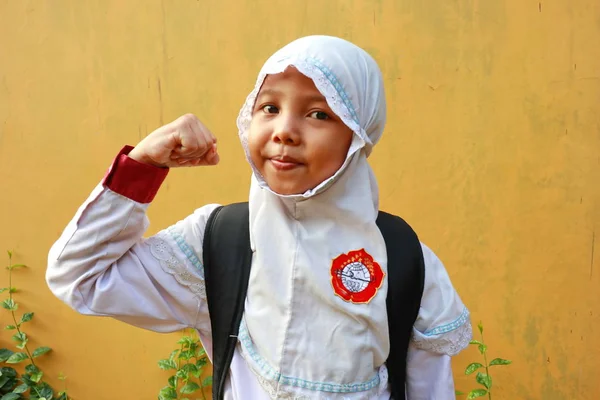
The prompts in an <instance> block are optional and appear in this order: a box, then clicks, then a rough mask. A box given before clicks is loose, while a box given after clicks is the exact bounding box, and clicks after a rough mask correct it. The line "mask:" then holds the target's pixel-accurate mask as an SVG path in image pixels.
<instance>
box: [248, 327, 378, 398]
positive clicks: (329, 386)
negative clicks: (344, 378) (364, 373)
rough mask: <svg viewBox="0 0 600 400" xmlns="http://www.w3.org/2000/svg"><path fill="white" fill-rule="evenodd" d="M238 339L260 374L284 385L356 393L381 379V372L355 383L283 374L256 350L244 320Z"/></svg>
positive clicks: (369, 387)
mask: <svg viewBox="0 0 600 400" xmlns="http://www.w3.org/2000/svg"><path fill="white" fill-rule="evenodd" d="M238 339H239V340H240V342H241V343H242V345H243V346H244V347H245V348H246V350H247V351H248V354H249V355H250V357H251V358H252V360H253V361H254V362H255V363H256V364H257V366H258V367H259V369H260V374H261V375H262V376H263V377H265V378H268V379H271V380H274V381H276V382H280V383H281V384H283V385H288V386H296V387H300V388H303V389H308V390H314V391H321V392H330V393H356V392H364V391H367V390H371V389H373V388H375V387H377V386H379V383H380V379H379V374H376V375H375V377H373V378H372V379H370V380H368V381H367V382H364V383H354V384H335V383H327V382H313V381H307V380H304V379H299V378H294V377H290V376H285V375H281V374H280V373H279V372H276V371H275V369H274V368H273V367H272V366H270V365H269V364H268V363H267V361H266V360H265V359H264V358H263V357H262V356H261V355H260V354H258V353H257V352H256V349H255V348H254V344H253V343H252V340H251V339H250V335H249V334H248V329H247V328H246V324H245V323H244V322H243V321H242V323H241V325H240V332H239V336H238Z"/></svg>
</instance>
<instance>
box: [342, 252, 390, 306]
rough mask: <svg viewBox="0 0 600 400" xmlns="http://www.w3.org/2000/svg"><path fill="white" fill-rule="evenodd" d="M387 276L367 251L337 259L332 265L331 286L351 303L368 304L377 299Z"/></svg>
mask: <svg viewBox="0 0 600 400" xmlns="http://www.w3.org/2000/svg"><path fill="white" fill-rule="evenodd" d="M384 276H385V274H384V273H383V270H382V269H381V266H380V265H379V264H377V263H376V262H375V261H374V260H373V257H371V255H370V254H369V253H367V252H366V251H365V249H360V250H355V251H351V252H349V253H348V254H342V255H340V256H338V257H337V258H335V259H334V260H333V262H332V264H331V285H332V286H333V291H334V292H335V294H336V295H338V296H340V297H341V298H342V299H344V300H345V301H348V302H351V303H368V302H370V301H371V299H373V297H375V295H376V294H377V290H379V288H380V287H381V284H382V283H383V277H384Z"/></svg>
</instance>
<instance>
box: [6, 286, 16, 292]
mask: <svg viewBox="0 0 600 400" xmlns="http://www.w3.org/2000/svg"><path fill="white" fill-rule="evenodd" d="M8 292H9V293H17V288H16V287H11V288H10V290H9V291H8Z"/></svg>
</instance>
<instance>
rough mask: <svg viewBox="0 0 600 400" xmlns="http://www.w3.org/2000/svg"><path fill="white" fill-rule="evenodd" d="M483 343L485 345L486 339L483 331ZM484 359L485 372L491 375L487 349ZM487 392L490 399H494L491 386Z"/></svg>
mask: <svg viewBox="0 0 600 400" xmlns="http://www.w3.org/2000/svg"><path fill="white" fill-rule="evenodd" d="M481 343H483V344H484V345H485V340H484V339H483V332H481ZM483 361H484V362H485V374H486V375H487V376H488V377H489V376H490V370H489V365H488V362H487V350H486V351H485V352H484V353H483ZM490 386H491V385H490ZM487 392H488V398H489V399H490V400H492V392H491V387H490V388H489V389H488V391H487Z"/></svg>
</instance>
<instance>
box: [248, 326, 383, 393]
mask: <svg viewBox="0 0 600 400" xmlns="http://www.w3.org/2000/svg"><path fill="white" fill-rule="evenodd" d="M238 340H239V343H240V345H241V346H240V347H241V352H240V353H241V354H242V357H243V358H244V360H245V361H246V364H247V365H248V367H249V368H250V370H251V371H252V372H253V373H254V375H255V376H256V378H257V380H258V382H259V383H260V385H261V386H262V388H263V389H264V390H265V391H266V392H267V393H268V394H269V397H270V398H271V399H289V400H304V399H307V400H308V399H315V398H318V399H322V400H330V399H331V400H333V399H334V398H335V399H338V400H339V399H342V400H358V399H361V400H362V399H377V398H378V396H380V395H381V394H383V393H384V391H385V390H387V380H388V373H387V369H386V368H385V366H382V367H381V368H380V370H379V371H378V372H377V374H376V375H375V376H374V377H373V378H371V379H370V380H368V381H367V382H364V383H354V384H337V383H329V382H314V381H308V380H304V379H300V378H294V377H289V376H285V375H282V374H281V373H279V372H277V371H276V370H275V368H273V367H272V366H271V365H269V363H268V362H267V360H265V359H264V358H263V357H262V356H261V355H260V354H259V353H258V352H257V350H256V348H255V347H254V343H253V342H252V339H251V338H250V334H249V333H248V328H247V327H246V324H245V322H244V321H243V320H242V323H241V324H240V332H239V336H238ZM285 386H288V388H285ZM302 390H309V391H311V392H316V393H314V394H312V393H311V394H308V395H307V394H301V393H297V391H302ZM323 393H325V396H327V393H330V394H340V395H344V394H345V395H347V396H345V397H339V396H335V397H334V398H330V397H323ZM358 395H360V397H359V398H358V397H356V396H358ZM365 395H366V396H368V397H365ZM314 396H317V397H314Z"/></svg>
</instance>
